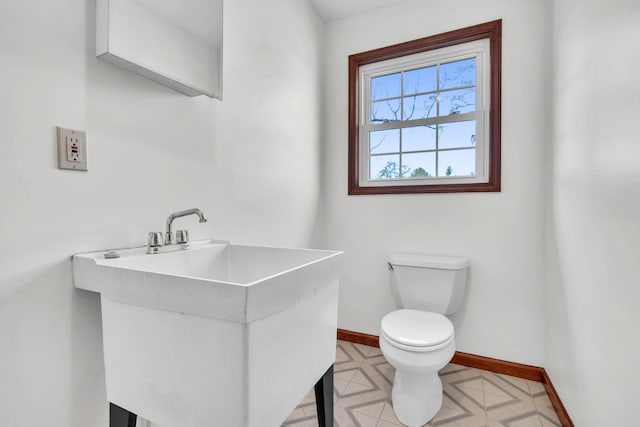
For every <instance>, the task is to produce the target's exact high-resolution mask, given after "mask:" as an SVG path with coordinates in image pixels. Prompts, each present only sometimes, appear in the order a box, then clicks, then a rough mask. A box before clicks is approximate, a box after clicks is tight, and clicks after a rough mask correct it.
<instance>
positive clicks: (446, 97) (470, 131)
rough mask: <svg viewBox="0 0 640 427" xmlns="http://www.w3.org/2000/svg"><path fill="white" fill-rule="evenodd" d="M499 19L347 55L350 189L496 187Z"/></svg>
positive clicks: (391, 191)
mask: <svg viewBox="0 0 640 427" xmlns="http://www.w3.org/2000/svg"><path fill="white" fill-rule="evenodd" d="M500 34H501V21H493V22H489V23H486V24H480V25H476V26H473V27H468V28H464V29H461V30H456V31H451V32H449V33H444V34H439V35H436V36H432V37H427V38H424V39H419V40H414V41H411V42H407V43H402V44H399V45H395V46H389V47H385V48H381V49H376V50H373V51H369V52H363V53H359V54H356V55H351V56H350V57H349V194H394V193H396V194H397V193H431V192H459V191H500V90H501V89H500V75H501V70H500V63H501V60H500V57H501V53H500V42H501V36H500Z"/></svg>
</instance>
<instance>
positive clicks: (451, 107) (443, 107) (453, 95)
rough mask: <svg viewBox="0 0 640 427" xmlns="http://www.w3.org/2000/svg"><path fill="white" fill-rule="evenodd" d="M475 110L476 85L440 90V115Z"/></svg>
mask: <svg viewBox="0 0 640 427" xmlns="http://www.w3.org/2000/svg"><path fill="white" fill-rule="evenodd" d="M475 110H476V88H475V87H470V88H467V89H457V90H448V91H446V92H440V112H439V115H440V116H448V115H451V114H462V113H468V112H471V111H475Z"/></svg>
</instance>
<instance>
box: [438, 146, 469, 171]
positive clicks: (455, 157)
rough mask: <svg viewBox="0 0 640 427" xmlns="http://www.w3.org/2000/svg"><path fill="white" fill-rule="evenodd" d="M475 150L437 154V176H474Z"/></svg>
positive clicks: (440, 152)
mask: <svg viewBox="0 0 640 427" xmlns="http://www.w3.org/2000/svg"><path fill="white" fill-rule="evenodd" d="M475 174H476V149H475V148H471V149H469V150H453V151H439V152H438V176H475Z"/></svg>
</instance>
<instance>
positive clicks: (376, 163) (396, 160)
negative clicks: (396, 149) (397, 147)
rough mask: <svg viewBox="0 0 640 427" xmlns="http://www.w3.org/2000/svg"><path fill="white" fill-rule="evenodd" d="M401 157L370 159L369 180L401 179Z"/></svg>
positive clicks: (373, 157)
mask: <svg viewBox="0 0 640 427" xmlns="http://www.w3.org/2000/svg"><path fill="white" fill-rule="evenodd" d="M399 168H400V155H399V154H393V155H384V156H371V157H369V179H397V178H400V170H399Z"/></svg>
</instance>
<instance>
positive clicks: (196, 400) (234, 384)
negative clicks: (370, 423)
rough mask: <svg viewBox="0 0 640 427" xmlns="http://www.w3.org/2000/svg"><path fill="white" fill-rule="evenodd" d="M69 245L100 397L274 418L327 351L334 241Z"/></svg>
mask: <svg viewBox="0 0 640 427" xmlns="http://www.w3.org/2000/svg"><path fill="white" fill-rule="evenodd" d="M145 251H146V248H144V247H141V248H134V249H126V250H120V251H117V252H118V254H119V255H120V257H119V258H115V259H106V258H105V257H104V254H105V252H106V251H102V252H94V253H87V254H79V255H75V256H74V257H73V276H74V282H75V286H76V287H77V288H80V289H86V290H89V291H94V292H99V293H100V294H101V301H102V327H103V340H104V359H105V372H106V385H107V398H108V400H109V401H110V402H112V403H114V404H116V405H118V406H120V407H122V408H125V409H126V410H128V411H130V412H133V413H135V414H138V415H140V416H141V417H143V418H145V419H148V420H150V421H151V422H153V423H154V424H157V425H158V426H161V427H203V426H224V427H271V426H280V424H281V423H282V422H283V421H284V420H285V419H286V417H287V416H288V415H289V414H290V413H291V411H292V410H293V409H294V408H295V407H296V405H297V404H299V403H300V401H301V400H302V399H303V398H304V396H305V394H306V393H307V392H308V391H309V390H310V389H311V387H312V386H313V385H314V384H315V383H316V381H317V380H318V379H319V378H320V377H322V375H323V374H324V373H325V371H327V369H328V368H329V367H330V366H331V365H332V364H333V362H334V360H335V345H336V326H337V303H338V259H339V255H340V254H341V252H335V251H321V250H306V249H282V248H271V247H257V246H243V245H235V244H231V243H229V242H222V241H215V240H208V241H200V242H193V243H191V247H190V248H189V249H186V250H182V251H177V252H171V253H163V254H154V255H148V254H146V253H145Z"/></svg>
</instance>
